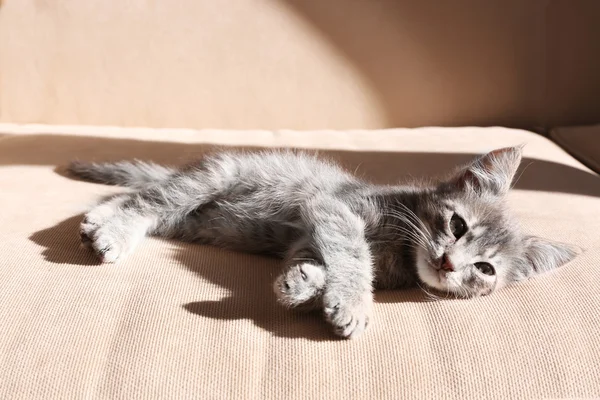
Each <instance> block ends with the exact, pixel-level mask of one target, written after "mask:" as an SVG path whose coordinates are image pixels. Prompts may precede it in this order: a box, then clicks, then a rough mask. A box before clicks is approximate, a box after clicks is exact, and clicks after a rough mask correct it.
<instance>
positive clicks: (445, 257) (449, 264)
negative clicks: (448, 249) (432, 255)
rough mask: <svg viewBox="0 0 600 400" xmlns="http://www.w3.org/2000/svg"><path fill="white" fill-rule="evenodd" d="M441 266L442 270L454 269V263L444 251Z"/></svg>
mask: <svg viewBox="0 0 600 400" xmlns="http://www.w3.org/2000/svg"><path fill="white" fill-rule="evenodd" d="M441 267H442V269H443V270H444V271H454V265H453V264H452V262H451V261H450V258H448V255H447V254H446V253H444V255H443V256H442V265H441Z"/></svg>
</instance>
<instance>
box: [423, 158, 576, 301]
mask: <svg viewBox="0 0 600 400" xmlns="http://www.w3.org/2000/svg"><path fill="white" fill-rule="evenodd" d="M520 162H521V148H520V147H511V148H505V149H499V150H495V151H492V152H491V153H488V154H486V155H484V156H481V157H479V158H477V159H475V160H474V161H473V162H472V163H471V164H469V165H468V166H466V167H463V168H461V169H460V170H458V172H456V173H455V174H454V175H453V176H452V177H451V178H450V179H449V180H447V181H444V182H443V183H441V184H440V185H439V186H437V188H436V189H435V190H434V191H433V192H432V193H431V195H430V196H428V197H427V198H426V199H424V201H423V204H422V207H421V212H420V215H419V217H420V219H421V220H422V221H423V223H424V225H425V228H426V231H428V236H430V237H429V238H428V239H427V240H426V242H427V246H420V247H418V250H417V263H416V264H417V274H418V276H419V278H420V280H421V281H422V282H423V283H425V284H426V285H427V286H429V287H431V288H434V289H436V290H439V291H442V292H449V293H453V294H455V295H459V296H465V297H471V296H478V295H487V294H489V293H491V292H492V291H494V290H496V289H498V288H500V287H503V286H505V285H506V284H507V283H510V282H513V281H518V280H522V279H526V278H528V277H530V276H533V275H535V274H537V273H540V272H544V271H548V270H551V269H554V268H556V267H559V266H561V265H563V264H564V263H566V262H568V261H570V260H571V259H572V258H573V257H574V256H575V255H576V252H575V250H574V248H572V247H571V246H568V245H565V244H560V243H553V242H550V241H547V240H544V239H542V238H538V237H533V236H526V235H523V234H521V232H520V230H519V228H518V226H517V224H516V223H515V221H514V220H513V219H512V218H511V217H510V215H509V213H508V211H507V209H506V208H505V197H506V193H507V192H508V190H509V189H510V184H511V182H512V180H513V177H514V175H515V172H516V171H517V168H518V166H519V164H520Z"/></svg>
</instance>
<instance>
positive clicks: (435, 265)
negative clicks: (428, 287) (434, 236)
mask: <svg viewBox="0 0 600 400" xmlns="http://www.w3.org/2000/svg"><path fill="white" fill-rule="evenodd" d="M427 264H428V265H429V267H430V268H431V269H432V270H433V271H434V274H435V276H436V277H437V279H438V282H439V283H440V284H442V285H444V284H446V283H448V271H444V270H443V269H442V266H441V261H438V262H435V261H429V262H428V263H427Z"/></svg>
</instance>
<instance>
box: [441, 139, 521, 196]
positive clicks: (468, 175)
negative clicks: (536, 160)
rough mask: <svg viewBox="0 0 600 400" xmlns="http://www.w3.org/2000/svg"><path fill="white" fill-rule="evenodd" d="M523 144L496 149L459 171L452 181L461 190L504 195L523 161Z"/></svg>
mask: <svg viewBox="0 0 600 400" xmlns="http://www.w3.org/2000/svg"><path fill="white" fill-rule="evenodd" d="M522 150H523V146H517V147H506V148H503V149H498V150H494V151H492V152H489V153H487V154H485V155H483V156H481V157H478V158H476V159H475V160H474V161H473V162H472V163H471V164H470V165H468V166H466V167H464V168H462V169H461V170H459V171H458V173H457V174H456V175H454V177H453V178H451V180H450V183H451V184H453V185H455V186H457V187H459V188H460V189H461V190H472V191H475V192H477V193H479V194H483V193H487V194H493V195H495V196H503V195H505V194H506V192H508V189H510V184H511V182H512V180H513V177H514V176H515V172H517V168H519V164H520V163H521V154H522Z"/></svg>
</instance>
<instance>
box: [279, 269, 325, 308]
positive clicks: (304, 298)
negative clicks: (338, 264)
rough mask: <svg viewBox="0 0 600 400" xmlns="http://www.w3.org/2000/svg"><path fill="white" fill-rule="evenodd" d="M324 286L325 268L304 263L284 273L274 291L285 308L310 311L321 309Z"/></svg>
mask: <svg viewBox="0 0 600 400" xmlns="http://www.w3.org/2000/svg"><path fill="white" fill-rule="evenodd" d="M324 286H325V272H324V271H323V267H322V266H318V265H313V264H310V263H303V264H297V265H292V266H290V267H288V268H287V269H286V270H285V271H284V272H282V273H281V274H280V275H279V277H277V279H276V280H275V282H274V284H273V290H274V291H275V295H276V296H277V300H278V301H279V302H280V303H281V304H283V305H284V306H286V307H289V308H295V309H297V310H306V311H308V310H312V309H315V308H317V307H319V300H320V297H321V293H322V290H323V287H324Z"/></svg>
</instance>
